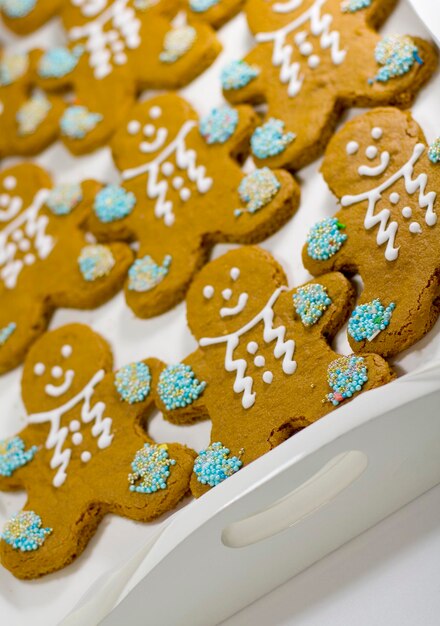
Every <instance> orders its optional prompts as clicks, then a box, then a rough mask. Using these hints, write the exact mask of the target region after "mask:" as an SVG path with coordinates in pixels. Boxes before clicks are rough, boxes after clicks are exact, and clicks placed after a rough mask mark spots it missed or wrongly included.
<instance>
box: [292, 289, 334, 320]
mask: <svg viewBox="0 0 440 626" xmlns="http://www.w3.org/2000/svg"><path fill="white" fill-rule="evenodd" d="M331 303H332V301H331V298H330V297H329V295H328V293H327V289H326V288H325V287H324V285H320V284H318V283H310V284H308V285H305V286H304V287H299V289H297V290H296V293H294V294H293V305H294V307H295V310H296V312H297V313H298V315H299V316H300V318H301V321H302V323H303V324H304V326H313V325H314V324H316V322H317V321H318V320H319V318H320V317H321V316H322V314H323V313H324V311H326V310H327V309H328V307H329V306H330V305H331Z"/></svg>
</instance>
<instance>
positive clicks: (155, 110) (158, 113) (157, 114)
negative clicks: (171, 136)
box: [150, 107, 162, 120]
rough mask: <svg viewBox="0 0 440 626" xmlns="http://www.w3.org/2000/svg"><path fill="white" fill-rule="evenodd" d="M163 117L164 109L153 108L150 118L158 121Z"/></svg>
mask: <svg viewBox="0 0 440 626" xmlns="http://www.w3.org/2000/svg"><path fill="white" fill-rule="evenodd" d="M161 115H162V109H161V108H160V107H151V109H150V117H151V119H152V120H157V119H158V118H159V117H160V116H161Z"/></svg>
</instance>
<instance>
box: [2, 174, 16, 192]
mask: <svg viewBox="0 0 440 626" xmlns="http://www.w3.org/2000/svg"><path fill="white" fill-rule="evenodd" d="M16 186H17V179H16V178H15V177H14V176H6V178H5V179H4V180H3V187H4V188H5V189H7V190H8V191H11V190H12V189H15V187H16Z"/></svg>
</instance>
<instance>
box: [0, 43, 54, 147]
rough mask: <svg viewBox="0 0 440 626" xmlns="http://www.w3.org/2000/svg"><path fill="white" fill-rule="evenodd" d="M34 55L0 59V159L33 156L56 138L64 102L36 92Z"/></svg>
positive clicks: (14, 55)
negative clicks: (14, 156)
mask: <svg viewBox="0 0 440 626" xmlns="http://www.w3.org/2000/svg"><path fill="white" fill-rule="evenodd" d="M36 56H37V55H36V53H35V52H31V53H29V54H26V53H8V52H7V51H4V52H3V53H2V56H1V57H0V157H6V156H13V155H25V156H32V155H34V154H37V153H39V152H41V151H42V150H44V149H45V148H47V147H48V146H49V145H50V144H51V143H52V142H53V141H55V139H56V138H57V136H58V128H59V120H60V118H61V116H62V114H63V111H64V106H65V105H64V102H63V100H62V98H60V97H59V96H57V95H47V94H45V93H44V92H43V91H41V90H39V89H37V88H36V85H35V80H34V66H35V62H36Z"/></svg>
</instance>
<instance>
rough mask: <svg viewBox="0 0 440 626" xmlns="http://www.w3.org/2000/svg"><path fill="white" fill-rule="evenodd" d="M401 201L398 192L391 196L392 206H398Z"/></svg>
mask: <svg viewBox="0 0 440 626" xmlns="http://www.w3.org/2000/svg"><path fill="white" fill-rule="evenodd" d="M399 200H400V196H399V194H398V193H397V192H396V191H393V193H391V194H390V202H391V204H397V203H398V202H399Z"/></svg>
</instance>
